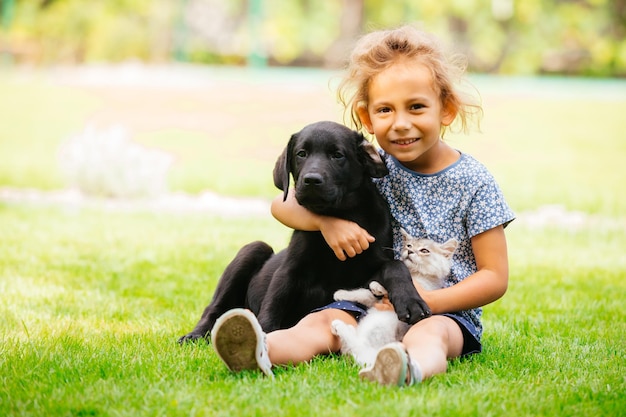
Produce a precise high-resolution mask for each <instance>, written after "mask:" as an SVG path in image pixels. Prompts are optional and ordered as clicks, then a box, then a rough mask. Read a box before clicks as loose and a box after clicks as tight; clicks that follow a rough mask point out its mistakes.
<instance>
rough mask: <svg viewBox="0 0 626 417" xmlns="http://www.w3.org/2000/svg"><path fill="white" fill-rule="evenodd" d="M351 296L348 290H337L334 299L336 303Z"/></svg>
mask: <svg viewBox="0 0 626 417" xmlns="http://www.w3.org/2000/svg"><path fill="white" fill-rule="evenodd" d="M349 296H350V294H349V292H348V291H346V290H337V291H335V294H333V299H334V300H335V301H342V300H345V299H347V298H348V297H349Z"/></svg>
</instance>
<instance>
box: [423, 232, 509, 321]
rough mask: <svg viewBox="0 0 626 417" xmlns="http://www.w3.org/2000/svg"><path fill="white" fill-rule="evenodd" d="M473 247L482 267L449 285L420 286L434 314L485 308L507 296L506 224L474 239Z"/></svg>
mask: <svg viewBox="0 0 626 417" xmlns="http://www.w3.org/2000/svg"><path fill="white" fill-rule="evenodd" d="M472 250H473V251H474V256H475V257H476V266H477V268H478V270H477V271H476V272H475V273H474V274H472V275H470V276H469V277H467V278H466V279H464V280H463V281H461V282H459V283H458V284H456V285H453V286H451V287H448V288H444V289H441V290H434V291H424V290H423V289H421V288H417V290H418V292H419V293H420V295H421V296H422V297H423V298H424V301H426V303H427V304H428V306H429V307H430V308H431V310H432V312H433V314H439V313H450V312H454V311H461V310H469V309H472V308H476V307H482V306H484V305H486V304H489V303H491V302H493V301H496V300H497V299H499V298H500V297H502V296H503V295H504V293H505V292H506V290H507V287H508V282H509V262H508V255H507V246H506V238H505V236H504V228H503V227H502V226H498V227H495V228H493V229H490V230H487V231H486V232H483V233H480V234H478V235H476V236H474V237H473V238H472Z"/></svg>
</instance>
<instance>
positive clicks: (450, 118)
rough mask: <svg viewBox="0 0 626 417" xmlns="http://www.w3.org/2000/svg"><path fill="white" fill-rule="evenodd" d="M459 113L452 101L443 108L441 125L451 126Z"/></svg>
mask: <svg viewBox="0 0 626 417" xmlns="http://www.w3.org/2000/svg"><path fill="white" fill-rule="evenodd" d="M457 113H458V109H457V107H456V106H455V105H454V104H453V103H452V102H450V101H448V102H447V103H444V105H443V106H442V108H441V124H442V125H443V126H450V125H451V124H452V122H454V119H456V115H457Z"/></svg>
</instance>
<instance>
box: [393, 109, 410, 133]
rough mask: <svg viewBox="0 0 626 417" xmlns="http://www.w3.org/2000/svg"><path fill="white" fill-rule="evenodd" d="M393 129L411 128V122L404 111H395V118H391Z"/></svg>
mask: <svg viewBox="0 0 626 417" xmlns="http://www.w3.org/2000/svg"><path fill="white" fill-rule="evenodd" d="M392 127H393V129H394V130H408V129H410V128H411V122H410V120H409V117H408V115H407V114H405V113H404V112H396V114H395V118H394V120H393V126H392Z"/></svg>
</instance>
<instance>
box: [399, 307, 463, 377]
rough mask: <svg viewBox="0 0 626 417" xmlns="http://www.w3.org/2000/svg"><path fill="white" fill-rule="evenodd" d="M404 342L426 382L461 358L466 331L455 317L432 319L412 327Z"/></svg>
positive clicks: (434, 317) (433, 317) (435, 317)
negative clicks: (449, 363) (451, 360)
mask: <svg viewBox="0 0 626 417" xmlns="http://www.w3.org/2000/svg"><path fill="white" fill-rule="evenodd" d="M402 342H403V344H404V346H405V347H406V350H407V352H408V353H409V357H410V359H411V360H412V361H415V362H417V364H418V365H419V367H420V368H421V371H422V378H423V379H426V378H430V377H431V376H433V375H436V374H440V373H444V372H446V370H447V369H448V359H452V358H456V357H458V356H460V355H461V353H462V351H463V332H462V331H461V328H460V327H459V325H458V324H457V323H456V322H455V321H454V320H452V319H451V318H449V317H446V316H432V317H429V318H427V319H424V320H422V321H420V322H419V323H417V324H415V325H414V326H412V327H411V329H410V330H409V331H408V333H407V334H406V335H405V336H404V339H403V340H402Z"/></svg>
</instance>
